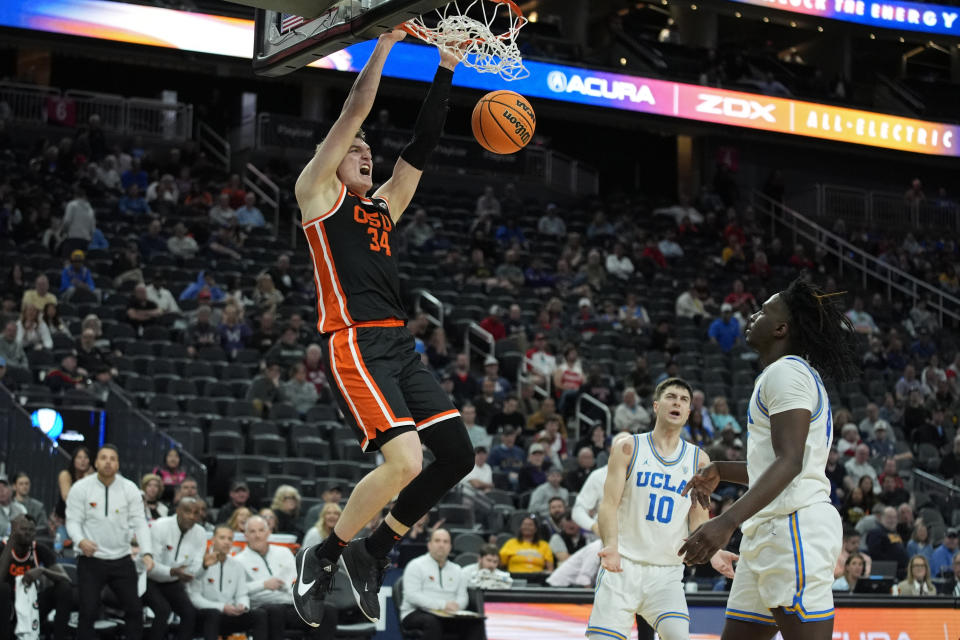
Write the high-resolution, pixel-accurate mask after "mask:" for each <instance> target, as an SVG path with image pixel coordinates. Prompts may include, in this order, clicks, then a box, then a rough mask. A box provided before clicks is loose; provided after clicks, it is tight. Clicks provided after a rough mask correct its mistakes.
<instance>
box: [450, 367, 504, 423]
mask: <svg viewBox="0 0 960 640" xmlns="http://www.w3.org/2000/svg"><path fill="white" fill-rule="evenodd" d="M454 384H456V382H454ZM496 387H497V383H496V381H495V380H494V379H492V378H486V377H485V378H484V379H483V382H482V383H481V384H480V393H479V394H478V395H477V396H475V397H474V398H473V406H474V407H476V410H477V421H478V422H479V423H480V424H483V423H487V424H490V423H491V422H492V421H493V416H495V415H497V414H498V413H500V412H501V411H502V409H503V404H502V403H501V402H500V399H499V398H498V397H497V394H496Z"/></svg>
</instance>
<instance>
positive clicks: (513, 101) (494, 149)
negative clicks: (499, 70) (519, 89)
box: [471, 91, 537, 155]
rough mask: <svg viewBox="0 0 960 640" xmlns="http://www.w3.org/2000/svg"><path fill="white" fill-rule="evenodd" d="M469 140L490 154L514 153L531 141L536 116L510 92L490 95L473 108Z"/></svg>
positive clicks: (523, 102) (516, 94) (521, 100)
mask: <svg viewBox="0 0 960 640" xmlns="http://www.w3.org/2000/svg"><path fill="white" fill-rule="evenodd" d="M471 125H472V127H473V137H474V138H476V139H477V142H479V143H480V146H481V147H483V148H484V149H486V150H487V151H489V152H491V153H498V154H501V155H502V154H508V153H516V152H517V151H519V150H520V149H523V148H524V147H525V146H526V145H527V143H528V142H530V139H531V138H532V137H533V131H534V129H536V126H537V116H536V115H535V114H534V113H533V109H532V108H531V107H530V103H529V102H527V99H526V98H524V97H523V96H522V95H520V94H519V93H514V92H513V91H491V92H490V93H488V94H487V95H485V96H483V97H482V98H480V101H479V102H478V103H477V106H475V107H474V108H473V117H472V120H471Z"/></svg>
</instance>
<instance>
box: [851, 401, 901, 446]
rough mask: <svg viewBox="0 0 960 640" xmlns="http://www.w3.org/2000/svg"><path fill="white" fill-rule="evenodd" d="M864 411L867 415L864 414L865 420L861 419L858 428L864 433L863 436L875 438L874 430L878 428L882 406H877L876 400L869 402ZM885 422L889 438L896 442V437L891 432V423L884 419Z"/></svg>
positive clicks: (869, 438)
mask: <svg viewBox="0 0 960 640" xmlns="http://www.w3.org/2000/svg"><path fill="white" fill-rule="evenodd" d="M864 411H865V413H866V415H865V416H864V418H863V420H861V421H860V424H859V425H858V429H859V431H860V433H862V434H863V437H865V438H867V439H868V440H871V439H873V431H874V429H875V428H876V425H877V422H878V421H879V420H880V407H879V406H877V403H876V402H870V403H868V404H867V407H866V409H865V410H864ZM884 423H885V424H886V425H887V431H888V433H887V439H888V440H890V441H891V442H894V441H895V440H896V437H895V436H894V434H893V433H889V431H890V429H889V427H890V423H889V422H887V421H886V420H884Z"/></svg>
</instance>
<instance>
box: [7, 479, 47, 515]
mask: <svg viewBox="0 0 960 640" xmlns="http://www.w3.org/2000/svg"><path fill="white" fill-rule="evenodd" d="M13 490H14V493H13V500H14V502H17V503H18V504H20V505H22V506H23V508H24V509H26V510H27V515H28V516H30V517H31V518H33V521H34V523H35V524H37V525H38V526H41V527H45V526H46V524H47V512H46V509H45V508H44V506H43V503H42V502H40V501H39V500H37V499H36V498H32V497H30V476H28V475H27V474H26V473H25V472H23V471H20V472H19V473H17V474H16V475H14V476H13Z"/></svg>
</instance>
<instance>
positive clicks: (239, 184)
mask: <svg viewBox="0 0 960 640" xmlns="http://www.w3.org/2000/svg"><path fill="white" fill-rule="evenodd" d="M220 195H225V196H227V202H228V204H229V205H230V206H231V207H233V208H234V209H236V208H238V207H240V206H241V205H243V201H244V199H245V198H246V196H247V192H246V191H245V190H244V188H243V181H242V180H241V179H240V176H239V175H238V174H236V173H234V174H232V175H231V176H230V179H229V181H228V182H227V184H226V186H225V187H224V188H223V189H221V190H220Z"/></svg>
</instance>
